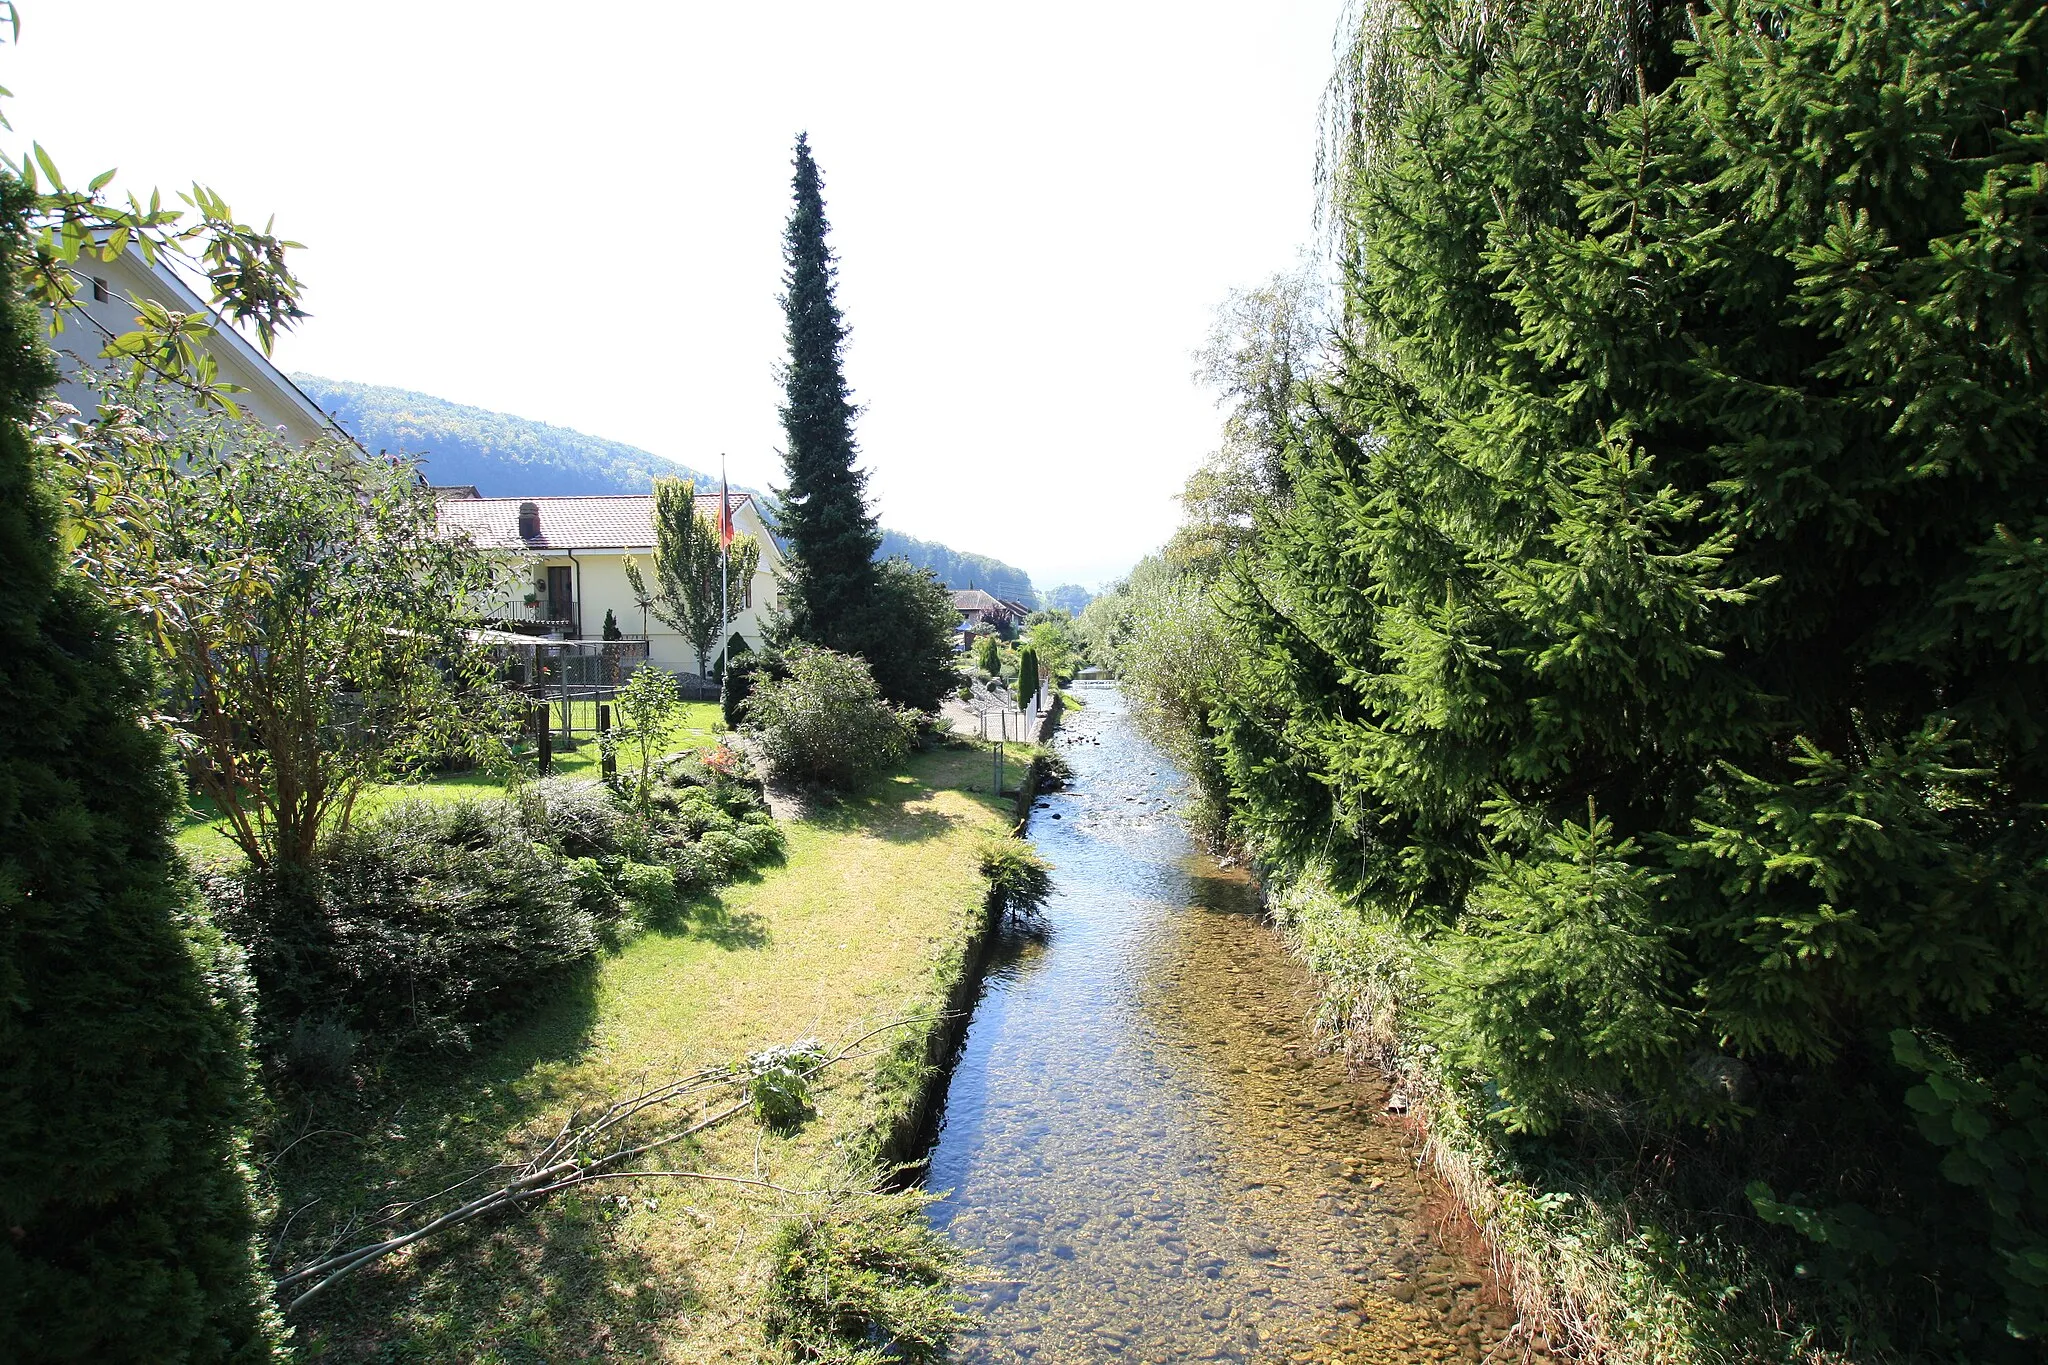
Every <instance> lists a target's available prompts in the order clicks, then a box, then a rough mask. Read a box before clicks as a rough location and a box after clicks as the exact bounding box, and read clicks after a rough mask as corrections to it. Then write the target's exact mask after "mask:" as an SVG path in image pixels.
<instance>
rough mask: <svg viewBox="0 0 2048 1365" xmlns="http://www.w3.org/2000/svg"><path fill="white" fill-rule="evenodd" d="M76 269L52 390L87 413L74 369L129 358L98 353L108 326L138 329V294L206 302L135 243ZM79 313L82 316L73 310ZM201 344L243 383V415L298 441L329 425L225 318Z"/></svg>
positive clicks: (85, 392) (175, 306)
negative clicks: (101, 295)
mask: <svg viewBox="0 0 2048 1365" xmlns="http://www.w3.org/2000/svg"><path fill="white" fill-rule="evenodd" d="M73 268H74V270H75V271H76V273H77V275H78V277H79V280H78V283H79V290H78V307H77V308H76V309H74V310H73V313H72V315H71V316H68V317H67V318H66V319H65V320H64V330H63V331H62V332H57V333H53V334H52V335H51V337H50V345H51V347H52V348H53V349H54V350H55V351H56V352H57V355H58V360H59V366H60V370H61V373H62V374H63V376H64V378H63V379H62V380H61V381H60V382H59V383H58V385H57V391H56V396H57V397H58V398H59V399H61V400H63V401H64V402H66V403H69V404H70V405H71V406H72V407H74V408H77V409H78V410H79V411H80V412H82V413H86V414H91V413H92V412H94V411H96V410H97V408H98V398H97V397H96V396H95V394H94V392H93V390H91V389H89V388H87V387H86V386H85V385H84V384H82V383H80V382H79V381H78V378H77V376H78V374H79V372H80V370H81V369H82V368H83V367H86V366H92V367H96V368H97V367H104V366H106V365H108V364H110V363H113V364H125V363H126V362H109V361H107V360H103V359H101V357H100V352H101V351H103V350H105V349H106V344H107V341H108V334H109V333H111V334H112V335H113V336H122V335H125V334H126V333H129V332H132V331H134V330H135V314H136V308H135V302H134V301H135V300H137V299H147V300H149V301H150V302H152V303H158V304H161V305H163V306H164V307H165V308H168V309H170V310H172V311H174V312H181V313H185V312H194V311H198V310H199V309H201V308H203V306H204V305H203V303H202V302H201V300H200V299H199V297H198V296H197V295H196V294H192V293H190V292H189V291H184V290H181V289H180V288H179V287H177V286H174V285H173V284H172V283H171V282H170V281H169V280H166V279H164V278H163V277H162V276H160V275H158V274H157V273H156V271H154V270H152V269H151V268H150V267H149V265H148V264H147V263H146V262H145V261H143V259H142V258H141V257H140V256H138V255H136V254H135V253H134V252H133V251H132V250H131V251H129V252H128V253H127V254H125V255H123V256H120V257H118V258H116V259H114V260H111V261H89V260H81V261H79V262H77V263H76V264H75V266H74V267H73ZM94 280H102V281H104V282H105V284H106V293H107V297H106V298H105V299H97V298H95V297H94V293H95V291H94V289H93V281H94ZM80 313H83V314H84V315H85V316H83V317H81V316H78V314H80ZM95 324H97V325H95ZM102 329H104V330H102ZM205 345H206V349H207V351H208V353H209V354H211V355H212V356H213V359H214V364H215V366H216V367H217V368H218V371H219V377H220V378H221V379H222V380H223V381H225V382H227V383H230V384H235V385H238V386H240V388H241V390H242V392H240V393H235V394H231V395H229V396H230V397H231V398H233V400H234V402H235V406H236V407H237V408H239V409H241V411H242V413H243V415H245V416H247V417H250V418H252V419H254V420H255V421H258V422H261V423H262V424H263V425H265V426H268V427H282V428H284V431H285V434H286V435H287V436H289V437H290V438H291V439H292V440H293V441H294V442H297V443H298V444H300V445H303V444H305V443H306V442H308V441H310V440H312V439H314V438H315V437H316V436H319V435H320V434H321V433H322V432H326V431H330V430H332V428H331V427H329V425H328V423H327V420H326V417H325V415H324V414H322V413H321V411H320V409H319V408H318V407H316V406H315V405H314V404H313V403H312V401H311V400H310V399H308V398H307V397H306V396H305V395H304V394H302V393H300V392H299V391H298V389H297V387H296V386H295V385H293V384H292V382H291V381H290V380H289V379H287V378H285V377H284V375H283V374H282V373H280V372H279V371H278V370H277V368H276V367H275V366H273V365H272V364H271V363H270V362H269V360H267V359H266V358H264V356H263V353H262V352H261V351H260V350H258V349H257V348H256V346H255V345H254V344H253V343H251V342H249V341H248V340H246V339H245V338H243V337H242V336H241V335H240V334H239V333H236V332H234V331H233V329H232V328H230V327H229V326H228V325H227V324H226V323H225V322H222V323H220V324H218V325H217V326H216V327H215V331H214V335H213V336H212V337H211V338H210V339H209V340H208V341H207V342H206V343H205Z"/></svg>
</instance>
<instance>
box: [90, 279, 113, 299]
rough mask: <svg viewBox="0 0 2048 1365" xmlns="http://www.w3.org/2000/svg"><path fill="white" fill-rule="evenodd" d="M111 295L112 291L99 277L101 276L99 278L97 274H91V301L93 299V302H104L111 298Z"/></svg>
mask: <svg viewBox="0 0 2048 1365" xmlns="http://www.w3.org/2000/svg"><path fill="white" fill-rule="evenodd" d="M113 297H114V294H113V291H112V290H110V289H108V288H107V282H106V281H105V280H103V279H101V278H100V277H99V276H97V275H95V276H93V277H92V301H93V302H94V303H106V302H107V301H108V300H110V299H112V298H113Z"/></svg>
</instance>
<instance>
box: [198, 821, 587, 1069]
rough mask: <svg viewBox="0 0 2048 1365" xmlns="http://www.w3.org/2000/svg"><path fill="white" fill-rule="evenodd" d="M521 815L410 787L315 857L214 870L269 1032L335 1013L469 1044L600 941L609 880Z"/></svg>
mask: <svg viewBox="0 0 2048 1365" xmlns="http://www.w3.org/2000/svg"><path fill="white" fill-rule="evenodd" d="M525 816H526V812H525V810H524V809H523V808H522V805H521V804H520V803H515V802H511V801H504V800H496V799H473V800H462V801H450V802H436V801H426V800H416V801H408V802H404V803H401V804H399V805H396V806H393V807H391V808H389V809H388V810H385V811H383V812H381V813H379V814H378V815H376V816H374V817H372V818H371V819H369V820H366V821H363V822H360V823H359V825H358V827H357V828H355V829H354V830H352V831H351V832H350V833H349V834H348V835H347V836H345V837H344V838H342V839H341V840H339V841H337V842H336V843H335V844H334V845H333V846H331V848H330V849H329V852H328V855H327V857H326V859H325V861H324V863H323V864H322V866H321V867H320V868H319V869H318V870H317V871H316V872H311V873H308V874H305V875H304V876H301V877H290V876H281V875H279V874H275V873H263V872H257V871H250V870H243V871H240V872H236V873H229V874H220V875H216V876H215V877H213V878H211V879H210V883H209V886H210V892H211V895H212V897H213V899H214V901H215V903H216V905H217V906H218V907H219V913H220V915H221V919H222V922H223V924H224V925H225V926H227V927H228V929H229V931H230V932H231V933H234V934H237V935H239V936H244V941H245V942H246V943H247V944H248V946H249V949H250V953H251V957H252V961H253V963H254V966H255V970H256V974H257V981H258V985H259V987H260V988H261V993H262V1002H263V1007H264V1022H265V1026H266V1028H265V1031H266V1035H267V1036H268V1038H269V1039H270V1040H271V1041H272V1042H273V1043H277V1042H282V1041H283V1040H285V1039H286V1038H288V1037H289V1036H290V1033H291V1031H292V1030H293V1029H294V1028H296V1027H298V1025H299V1021H300V1020H302V1019H305V1018H309V1017H316V1018H317V1017H328V1016H332V1017H334V1018H336V1019H339V1020H341V1021H343V1022H344V1023H345V1024H346V1025H347V1026H348V1027H350V1028H353V1029H355V1030H358V1031H360V1032H361V1033H363V1034H365V1035H368V1036H374V1037H376V1038H377V1039H379V1040H380V1041H382V1042H383V1043H385V1044H386V1045H400V1044H403V1045H429V1046H458V1047H459V1046H466V1045H467V1044H468V1043H469V1041H470V1039H471V1037H472V1035H473V1032H474V1030H475V1029H476V1028H477V1027H478V1026H479V1025H481V1024H485V1023H487V1022H489V1021H490V1020H491V1019H492V1018H493V1017H494V1016H495V1015H496V1014H498V1013H499V1012H500V1011H501V1010H503V1009H504V1008H505V1007H506V1006H507V1004H508V1003H509V1002H511V1001H512V1000H514V999H516V998H518V997H519V996H520V995H522V994H523V993H524V991H525V989H526V988H529V987H531V986H532V985H533V984H535V983H536V982H537V981H539V980H541V979H542V978H544V977H546V976H547V975H548V974H549V973H551V972H554V971H557V970H559V969H561V968H563V967H566V966H568V965H570V964H572V963H575V962H578V961H581V960H583V959H585V958H589V957H591V956H593V955H594V954H595V953H597V951H598V950H599V948H600V947H601V946H602V945H603V942H604V936H605V932H606V931H607V930H608V929H609V928H610V927H612V926H613V925H615V924H616V923H617V922H618V920H619V919H620V915H621V909H622V907H621V904H620V901H619V897H618V895H617V894H616V893H615V892H614V891H613V890H612V888H611V885H610V881H609V879H608V878H607V877H606V876H605V875H604V872H603V869H602V868H601V866H600V865H599V864H598V863H597V861H596V860H594V859H590V858H568V857H564V856H563V855H562V854H560V853H557V852H556V851H554V850H553V849H551V848H549V847H548V846H547V845H546V844H544V843H541V842H538V841H536V840H535V838H534V837H533V830H532V829H531V827H530V826H529V825H528V824H527V822H526V818H525ZM277 926H283V927H284V932H283V933H276V932H272V930H273V929H274V928H275V927H277Z"/></svg>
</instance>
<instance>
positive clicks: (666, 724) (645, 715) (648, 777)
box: [607, 664, 683, 810]
mask: <svg viewBox="0 0 2048 1365" xmlns="http://www.w3.org/2000/svg"><path fill="white" fill-rule="evenodd" d="M682 710H683V692H682V688H681V687H680V686H679V685H677V683H676V679H675V675H674V674H673V673H670V672H668V671H667V670H665V669H661V668H657V667H655V666H654V665H653V664H642V665H641V666H640V667H638V668H636V669H634V670H633V676H632V677H630V678H628V679H626V685H625V686H624V687H621V688H620V689H619V690H618V694H617V695H616V696H615V697H613V698H612V712H613V714H614V715H615V716H616V717H617V722H616V724H615V726H614V728H613V730H612V733H611V735H610V737H609V739H608V741H607V742H608V743H612V744H617V745H622V746H629V747H630V748H631V750H632V752H633V754H634V755H635V756H636V757H637V758H638V759H639V761H640V766H639V776H638V778H637V779H636V780H635V782H634V785H633V791H634V799H635V800H636V801H637V802H638V803H639V805H640V808H641V809H642V810H645V809H646V808H647V794H648V790H649V787H650V784H651V783H652V780H653V777H654V760H655V759H656V758H658V757H660V754H659V753H658V752H657V751H658V750H659V749H660V747H661V745H662V744H663V743H664V742H666V740H667V739H668V734H669V731H670V730H672V729H674V728H675V723H676V717H677V716H679V715H681V714H682Z"/></svg>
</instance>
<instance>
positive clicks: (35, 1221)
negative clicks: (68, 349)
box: [0, 177, 277, 1362]
mask: <svg viewBox="0 0 2048 1365" xmlns="http://www.w3.org/2000/svg"><path fill="white" fill-rule="evenodd" d="M27 198H28V196H27V195H26V193H25V192H24V190H23V188H22V185H21V183H20V182H19V181H17V180H15V179H13V178H12V177H6V178H0V581H4V582H5V583H6V584H7V591H6V592H5V593H4V594H0V640H5V641H6V647H5V648H4V649H0V695H5V696H6V698H7V705H6V706H4V707H0V1352H4V1353H6V1357H7V1359H9V1360H15V1361H34V1362H41V1361H80V1362H83V1361H116V1360H154V1361H169V1362H199V1361H237V1362H247V1361H258V1360H266V1359H268V1358H269V1357H270V1355H271V1350H272V1344H273V1342H274V1341H275V1338H276V1331H277V1329H276V1315H275V1313H274V1311H273V1310H271V1309H270V1308H269V1306H268V1304H267V1302H266V1295H265V1291H264V1289H263V1288H262V1285H261V1277H260V1272H259V1269H258V1266H257V1263H256V1258H255V1256H254V1254H253V1250H252V1241H251V1238H252V1235H253V1233H254V1230H255V1215H254V1210H253V1207H252V1201H251V1197H250V1187H249V1179H248V1170H247V1165H246V1162H245V1161H244V1157H243V1149H242V1140H241V1136H240V1130H241V1126H242V1124H243V1123H244V1121H245V1119H246V1117H247V1116H246V1113H245V1103H246V1095H247V1076H246V1074H245V1065H244V1061H243V1058H244V1051H243V1040H242V1037H241V1033H240V1030H239V1028H238V1026H237V1024H236V1021H235V1018H234V1015H233V1013H232V1012H231V1011H230V1010H229V1009H228V1008H226V1002H225V1000H224V999H223V994H224V989H223V987H224V983H226V982H228V981H231V980H233V975H234V974H233V973H232V972H230V971H227V970H224V959H223V954H222V945H221V944H220V941H219V940H218V939H217V938H216V937H214V936H213V935H211V934H210V933H209V932H208V931H206V930H205V929H204V928H203V927H201V926H199V925H197V924H196V923H194V922H192V921H190V920H188V919H187V918H186V911H187V907H188V905H189V903H190V894H189V888H188V887H186V886H185V885H184V884H183V882H182V878H181V875H180V871H179V863H178V860H177V857H176V854H175V852H174V851H173V849H172V846H171V841H170V837H169V827H170V821H171V816H172V813H173V811H174V810H176V808H177V806H178V804H179V797H178V791H177V781H176V778H175V776H174V775H173V773H172V771H171V769H170V766H169V761H168V760H169V755H168V754H167V753H166V751H165V745H164V743H163V740H162V738H161V737H160V736H159V735H158V734H157V733H156V732H154V731H151V730H148V729H145V728H144V727H143V726H142V724H141V723H140V722H141V716H142V714H143V712H144V710H145V708H147V707H149V706H150V705H152V703H153V691H154V688H153V686H152V681H151V678H150V674H149V669H148V667H147V665H146V663H145V662H144V660H143V656H142V655H141V653H140V652H139V651H138V650H136V649H135V648H133V647H132V646H131V644H130V643H129V642H128V641H127V640H126V639H125V638H124V636H123V633H122V631H121V630H120V629H119V624H118V622H117V621H116V619H115V617H114V615H113V613H112V612H111V611H110V610H109V609H108V608H107V607H106V605H105V604H104V603H103V602H101V601H100V600H99V599H98V598H97V597H96V596H95V595H94V593H93V591H92V589H91V588H90V587H88V585H87V584H86V583H85V581H84V580H83V579H82V578H80V577H79V576H78V575H76V574H72V573H67V572H65V571H64V570H63V569H62V568H61V567H60V566H59V557H58V549H57V516H56V510H55V508H54V507H53V506H52V503H51V500H50V498H49V497H48V496H47V495H46V493H45V492H44V490H43V489H41V488H39V487H38V485H37V480H36V478H35V476H34V474H33V471H32V467H31V460H30V454H29V448H28V443H27V440H26V438H25V434H24V423H25V421H26V419H27V418H28V416H29V413H30V409H31V406H32V405H33V404H34V403H35V401H36V399H37V398H38V397H39V396H40V393H41V391H42V389H43V388H44V387H45V386H46V385H47V384H48V383H49V380H50V377H51V376H50V370H49V367H48V363H47V361H46V359H45V357H44V355H43V354H42V353H41V351H40V348H39V347H38V345H37V342H36V332H37V320H36V316H35V314H34V313H33V311H32V310H30V309H29V308H28V307H27V306H26V305H25V304H23V303H22V302H21V301H20V296H19V285H18V283H17V280H18V276H17V274H16V271H17V263H18V261H19V259H20V253H21V252H22V251H23V250H24V247H23V244H22V215H23V211H24V205H25V203H26V200H27Z"/></svg>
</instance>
